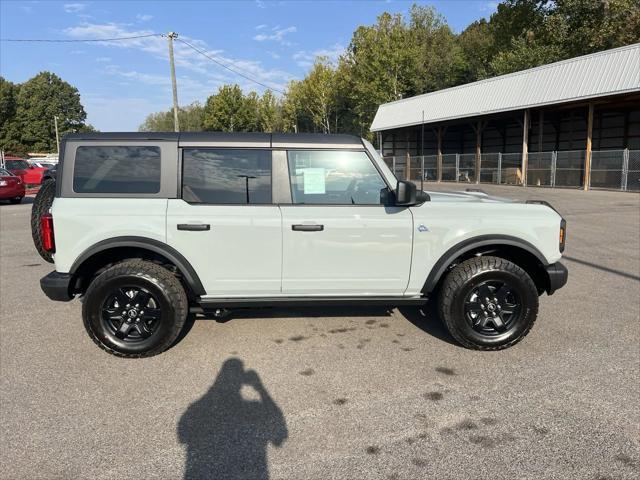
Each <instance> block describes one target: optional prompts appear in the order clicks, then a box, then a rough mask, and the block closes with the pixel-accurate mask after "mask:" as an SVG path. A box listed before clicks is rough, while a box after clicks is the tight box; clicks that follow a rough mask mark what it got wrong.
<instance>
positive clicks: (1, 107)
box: [0, 77, 27, 155]
mask: <svg viewBox="0 0 640 480" xmlns="http://www.w3.org/2000/svg"><path fill="white" fill-rule="evenodd" d="M19 90H20V87H19V85H16V84H14V83H12V82H9V81H7V80H5V79H4V78H3V77H0V149H1V150H6V151H8V152H11V153H14V154H20V155H22V154H24V153H26V152H27V149H26V148H24V147H23V146H22V145H20V143H19V142H18V141H17V140H16V137H17V130H16V125H15V118H16V108H17V103H18V92H19Z"/></svg>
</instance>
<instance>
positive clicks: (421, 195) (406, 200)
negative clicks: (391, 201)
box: [396, 180, 431, 207]
mask: <svg viewBox="0 0 640 480" xmlns="http://www.w3.org/2000/svg"><path fill="white" fill-rule="evenodd" d="M429 200H431V198H430V197H429V194H427V193H426V192H423V191H422V190H420V191H418V188H417V187H416V184H415V183H413V182H406V181H404V180H400V181H398V186H397V187H396V205H400V206H406V207H409V206H411V205H418V204H420V203H424V202H428V201H429Z"/></svg>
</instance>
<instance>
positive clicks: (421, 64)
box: [405, 5, 466, 95]
mask: <svg viewBox="0 0 640 480" xmlns="http://www.w3.org/2000/svg"><path fill="white" fill-rule="evenodd" d="M409 20H410V22H409V25H408V29H409V34H410V38H409V40H408V44H407V45H406V48H408V49H409V51H410V52H412V53H414V52H415V54H416V59H417V62H416V63H415V65H412V64H411V63H409V64H408V65H409V68H410V70H409V72H408V73H409V74H410V75H411V76H412V82H413V83H414V85H413V89H412V91H409V92H405V93H410V94H413V95H415V94H419V93H426V92H432V91H434V90H439V89H442V88H447V87H451V86H453V85H457V84H458V83H460V80H461V78H462V77H463V74H464V71H465V69H466V63H465V58H464V52H463V50H462V48H461V46H460V44H459V42H458V40H457V38H456V36H455V35H454V33H453V32H452V31H451V29H450V28H449V26H448V25H447V23H446V21H445V19H444V17H443V16H442V15H440V14H439V13H438V12H437V11H436V10H435V8H434V7H427V6H419V5H413V6H412V7H411V10H410V12H409Z"/></svg>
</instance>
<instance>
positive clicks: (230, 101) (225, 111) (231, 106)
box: [203, 85, 255, 132]
mask: <svg viewBox="0 0 640 480" xmlns="http://www.w3.org/2000/svg"><path fill="white" fill-rule="evenodd" d="M250 110H251V108H250V107H249V106H248V105H247V102H246V99H245V96H244V94H243V93H242V89H241V88H240V86H239V85H223V86H222V87H220V88H219V89H218V93H216V94H215V95H211V96H210V97H209V98H208V99H207V103H206V104H205V107H204V118H203V126H204V129H205V130H215V131H221V132H246V131H251V130H252V127H253V126H254V125H255V111H254V112H253V115H254V118H250V115H251V111H250Z"/></svg>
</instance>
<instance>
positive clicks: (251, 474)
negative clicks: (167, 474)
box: [177, 358, 288, 480]
mask: <svg viewBox="0 0 640 480" xmlns="http://www.w3.org/2000/svg"><path fill="white" fill-rule="evenodd" d="M246 387H249V390H252V392H251V393H252V394H253V395H252V397H255V399H251V400H247V399H245V398H243V393H244V390H245V388H246ZM177 433H178V439H179V441H180V443H183V444H185V445H186V449H187V458H186V464H185V471H184V478H185V479H188V480H193V479H213V478H215V479H228V480H239V479H255V480H258V479H260V480H265V479H268V478H269V469H268V463H267V446H268V445H269V444H272V445H274V446H276V447H280V446H281V445H282V443H283V442H284V441H285V440H286V439H287V437H288V431H287V425H286V422H285V418H284V415H283V413H282V410H281V409H280V408H279V407H278V405H276V403H275V401H274V400H273V399H272V398H271V396H270V395H269V393H268V392H267V390H266V388H265V387H264V385H263V384H262V382H261V380H260V377H259V376H258V374H257V373H256V372H255V371H253V370H245V368H244V364H243V362H242V360H240V359H238V358H230V359H228V360H226V361H225V362H224V364H223V365H222V368H221V369H220V372H219V373H218V376H217V377H216V379H215V381H214V382H213V385H212V386H211V388H209V390H208V391H207V392H206V393H205V394H204V395H203V396H202V397H201V398H200V399H198V400H196V401H195V402H194V403H192V404H191V405H190V406H189V408H187V410H186V411H185V412H184V414H183V415H182V417H181V418H180V422H179V424H178V432H177Z"/></svg>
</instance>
